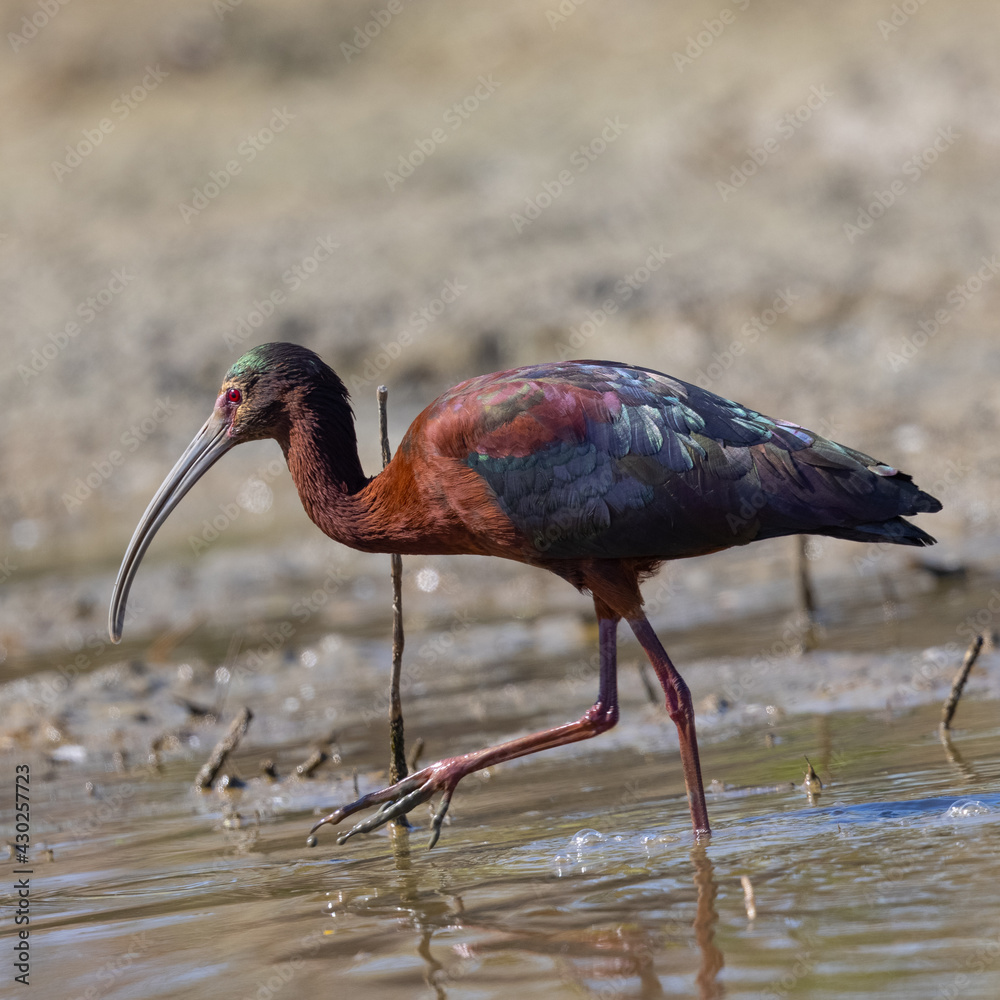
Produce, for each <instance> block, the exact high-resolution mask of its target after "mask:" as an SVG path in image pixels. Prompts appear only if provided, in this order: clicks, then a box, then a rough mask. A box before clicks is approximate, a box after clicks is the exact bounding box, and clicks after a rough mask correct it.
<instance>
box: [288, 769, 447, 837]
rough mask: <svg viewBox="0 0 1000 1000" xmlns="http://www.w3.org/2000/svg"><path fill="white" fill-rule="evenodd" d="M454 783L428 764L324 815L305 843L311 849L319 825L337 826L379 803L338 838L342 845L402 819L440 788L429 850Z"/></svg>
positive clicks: (440, 770) (444, 812)
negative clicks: (370, 812)
mask: <svg viewBox="0 0 1000 1000" xmlns="http://www.w3.org/2000/svg"><path fill="white" fill-rule="evenodd" d="M457 784H458V779H457V778H452V779H450V780H449V777H448V776H447V769H443V768H440V767H439V766H436V765H431V766H430V767H427V768H424V770H422V771H418V772H417V773H416V774H411V775H410V776H409V777H407V778H403V779H402V780H401V781H397V782H396V784H394V785H389V786H388V787H387V788H380V789H379V790H378V791H375V792H369V793H368V794H367V795H362V796H361V798H359V799H357V800H355V801H354V802H352V803H350V805H346V806H341V807H340V808H339V809H334V811H333V812H332V813H329V814H328V815H326V816H324V817H323V818H322V819H321V820H319V821H318V822H317V823H315V824H314V825H313V827H312V829H311V830H310V831H309V836H308V838H307V840H306V843H307V844H308V845H309V846H310V847H315V846H316V831H317V830H318V829H319V828H320V827H321V826H326V825H327V824H330V825H331V826H336V825H337V824H338V823H339V822H341V820H344V819H347V817H348V816H351V815H353V814H354V813H356V812H358V811H359V810H361V809H366V808H367V807H368V806H373V805H376V804H377V803H382V804H381V805H380V806H379V808H378V809H376V810H375V812H374V813H372V814H371V816H368V817H366V818H365V819H363V820H361V821H360V822H359V823H355V825H354V826H352V827H351V829H350V830H348V831H347V832H346V833H342V834H341V835H340V836H339V837H338V838H337V843H338V844H343V843H345V842H346V841H348V840H350V839H351V837H353V836H354V835H355V834H356V833H371V832H372V831H373V830H377V829H378V828H379V827H380V826H384V825H385V824H386V823H388V822H389V821H390V820H393V819H396V818H397V817H398V816H405V815H406V813H408V812H409V811H410V810H411V809H414V808H415V807H416V806H419V805H420V804H421V803H423V802H427V801H428V800H429V799H430V798H431V797H432V796H433V795H434V794H435V793H436V792H438V791H441V790H442V789H443V790H444V796H443V798H442V799H441V804H440V806H438V808H437V811H436V812H435V813H434V817H433V819H432V820H431V839H430V841H429V842H428V844H427V848H428V850H429V849H430V848H432V847H433V846H434V845H435V844H436V843H437V842H438V838H439V837H440V836H441V825H442V823H443V822H444V817H445V815H446V814H447V812H448V806H449V805H450V804H451V796H452V793H453V792H454V791H455V786H456V785H457Z"/></svg>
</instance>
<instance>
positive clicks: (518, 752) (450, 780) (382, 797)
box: [307, 618, 618, 847]
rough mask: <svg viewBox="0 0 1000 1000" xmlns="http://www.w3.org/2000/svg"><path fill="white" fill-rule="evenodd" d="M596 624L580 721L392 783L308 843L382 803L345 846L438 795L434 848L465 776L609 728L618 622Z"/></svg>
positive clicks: (340, 813)
mask: <svg viewBox="0 0 1000 1000" xmlns="http://www.w3.org/2000/svg"><path fill="white" fill-rule="evenodd" d="M598 624H599V626H600V661H601V666H600V688H599V691H598V695H597V701H596V702H595V703H594V705H593V706H592V707H591V708H590V709H588V710H587V711H586V712H585V713H584V715H583V716H582V718H580V719H577V721H576V722H568V723H566V724H565V725H563V726H556V727H555V728H553V729H545V730H542V731H541V732H538V733H532V734H531V735H530V736H522V737H520V738H519V739H516V740H508V741H507V742H506V743H500V744H498V745H497V746H493V747H486V748H484V749H483V750H476V751H474V752H473V753H467V754H462V755H461V756H460V757H447V758H445V759H444V760H439V761H438V762H437V763H436V764H430V765H429V766H427V767H425V768H423V769H422V770H420V771H416V772H415V773H414V774H411V775H409V776H408V777H406V778H404V779H403V780H402V781H397V782H396V784H394V785H390V786H389V787H387V788H382V789H379V790H378V791H377V792H370V793H369V794H368V795H363V796H362V797H361V798H360V799H358V800H357V801H356V802H352V803H351V804H350V805H347V806H342V807H341V808H340V809H335V810H334V811H333V812H332V813H330V814H329V815H328V816H324V817H323V818H322V819H321V820H320V821H319V822H318V823H317V824H316V825H315V826H314V827H313V828H312V829H311V830H310V831H309V840H308V841H307V843H308V844H309V845H310V846H314V845H315V843H316V838H315V836H314V834H315V832H316V831H317V830H318V829H319V828H320V827H321V826H324V825H325V824H327V823H330V824H336V823H339V822H340V821H341V820H343V819H346V818H347V817H348V816H350V815H351V814H352V813H355V812H357V811H358V810H359V809H365V808H367V807H368V806H373V805H378V804H379V803H382V805H381V807H380V808H379V809H378V810H376V812H375V813H373V814H372V815H371V816H369V817H368V818H367V819H365V820H362V821H361V822H360V823H358V824H356V825H355V826H353V827H352V828H351V829H350V830H348V831H347V833H344V834H341V836H340V837H338V838H337V843H339V844H342V843H344V841H345V840H347V839H348V838H349V837H353V836H354V834H356V833H369V832H370V831H371V830H375V829H377V828H378V827H380V826H382V824H383V823H387V822H388V821H389V820H391V819H393V818H394V817H396V816H401V815H404V814H405V813H407V812H409V811H410V810H411V809H413V807H414V806H417V805H419V804H420V803H421V802H426V801H427V800H428V799H429V798H431V796H433V795H434V794H435V793H436V792H443V793H444V794H443V797H442V799H441V805H440V806H439V807H438V810H437V812H436V813H435V814H434V819H433V823H432V826H433V831H432V833H431V840H430V844H429V845H428V846H429V847H433V846H434V845H435V844H436V843H437V839H438V836H439V835H440V833H441V823H442V821H443V820H444V817H445V813H446V812H447V811H448V805H449V803H450V802H451V796H452V793H453V792H454V791H455V786H456V785H457V784H458V783H459V782H460V781H461V780H462V778H464V777H465V776H466V775H467V774H471V773H472V772H473V771H481V770H482V769H483V768H484V767H492V766H493V765H494V764H502V763H503V762H504V761H507V760H514V759H515V758H516V757H524V756H526V755H528V754H531V753H537V752H538V751H539V750H548V749H550V748H552V747H560V746H564V745H565V744H567V743H576V742H578V741H579V740H588V739H590V738H591V737H592V736H597V735H598V734H599V733H603V732H605V731H606V730H608V729H610V728H611V727H612V726H613V725H614V724H615V723H616V722H617V721H618V677H617V655H616V646H617V631H618V619H617V618H601V619H599V623H598Z"/></svg>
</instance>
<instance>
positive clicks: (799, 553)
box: [795, 535, 816, 652]
mask: <svg viewBox="0 0 1000 1000" xmlns="http://www.w3.org/2000/svg"><path fill="white" fill-rule="evenodd" d="M807 544H808V539H807V538H806V536H805V535H796V537H795V546H796V547H795V590H796V595H797V597H798V603H799V611H800V613H801V614H802V617H803V620H804V624H805V627H804V628H803V630H802V639H801V643H802V649H803V650H804V651H806V652H808V651H809V650H810V649H814V648H815V646H816V598H815V596H814V594H813V588H812V579H811V577H810V574H809V557H808V556H807V555H806V545H807Z"/></svg>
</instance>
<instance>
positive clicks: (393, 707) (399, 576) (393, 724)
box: [375, 385, 409, 826]
mask: <svg viewBox="0 0 1000 1000" xmlns="http://www.w3.org/2000/svg"><path fill="white" fill-rule="evenodd" d="M375 396H376V399H377V400H378V428H379V437H380V438H381V440H382V468H383V469H384V468H385V467H386V466H387V465H388V464H389V461H390V459H391V458H392V451H391V449H390V448H389V418H388V413H387V400H388V397H389V389H388V387H387V386H384V385H380V386H379V387H378V389H377V390H376V393H375ZM390 563H391V567H392V678H391V680H390V682H389V783H390V784H393V785H394V784H395V783H396V782H397V781H401V780H402V779H403V778H405V777H406V775H407V770H406V744H405V741H404V738H403V702H402V699H401V698H400V696H399V679H400V674H401V672H402V669H403V645H404V636H403V558H402V556H400V555H398V554H396V553H393V555H392V556H390ZM394 822H395V823H396V825H397V826H409V823H407V821H406V816H405V815H404V816H400V817H399V818H398V819H396V820H395V821H394Z"/></svg>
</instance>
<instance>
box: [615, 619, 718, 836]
mask: <svg viewBox="0 0 1000 1000" xmlns="http://www.w3.org/2000/svg"><path fill="white" fill-rule="evenodd" d="M628 623H629V626H630V627H631V629H632V631H633V632H634V633H635V637H636V638H637V639H638V640H639V643H640V644H641V645H642V648H643V649H644V650H645V651H646V655H647V656H648V657H649V662H650V663H652V664H653V669H654V670H655V671H656V676H657V677H658V678H659V679H660V685H661V687H662V688H663V691H664V694H666V696H667V711H668V712H669V713H670V718H671V719H673V721H674V725H675V726H677V736H678V738H679V740H680V748H681V765H682V767H683V768H684V784H685V786H686V787H687V796H688V805H689V806H690V807H691V825H692V826H693V827H694V833H695V836H696V837H702V836H705V835H708V834H711V832H712V831H711V828H710V827H709V825H708V807H707V806H706V805H705V787H704V785H703V784H702V781H701V762H700V761H699V760H698V737H697V735H696V734H695V731H694V705H693V704H692V703H691V692H690V691H689V690H688V686H687V684H685V683H684V678H683V677H681V675H680V674H679V673H677V670H676V668H675V667H674V665H673V664H672V663H671V662H670V657H669V656H667V651H666V650H665V649H664V648H663V644H662V643H661V642H660V640H659V638H658V637H657V635H656V633H655V632H654V631H653V626H652V625H650V624H649V622H648V621H647V620H646V616H645V615H641V616H640V617H638V618H630V619H629V620H628Z"/></svg>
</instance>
